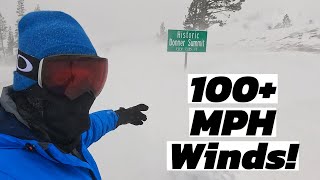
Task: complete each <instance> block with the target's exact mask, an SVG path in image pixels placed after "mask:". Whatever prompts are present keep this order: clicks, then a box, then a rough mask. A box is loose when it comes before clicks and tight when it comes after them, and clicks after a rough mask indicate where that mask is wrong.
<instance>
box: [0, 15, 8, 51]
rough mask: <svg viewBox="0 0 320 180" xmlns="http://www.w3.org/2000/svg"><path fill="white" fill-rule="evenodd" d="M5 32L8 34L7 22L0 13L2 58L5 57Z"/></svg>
mask: <svg viewBox="0 0 320 180" xmlns="http://www.w3.org/2000/svg"><path fill="white" fill-rule="evenodd" d="M7 32H8V27H7V22H6V20H5V18H4V17H3V16H2V15H1V13H0V43H1V50H2V53H3V55H4V56H5V55H6V53H5V47H4V40H5V39H6V38H7Z"/></svg>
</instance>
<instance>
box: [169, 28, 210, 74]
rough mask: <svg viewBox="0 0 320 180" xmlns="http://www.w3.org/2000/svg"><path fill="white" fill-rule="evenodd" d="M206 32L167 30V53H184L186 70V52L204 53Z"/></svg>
mask: <svg viewBox="0 0 320 180" xmlns="http://www.w3.org/2000/svg"><path fill="white" fill-rule="evenodd" d="M207 34H208V33H207V31H191V30H190V31H189V30H170V29H169V30H168V46H167V51H168V52H185V68H187V60H188V52H206V50H207Z"/></svg>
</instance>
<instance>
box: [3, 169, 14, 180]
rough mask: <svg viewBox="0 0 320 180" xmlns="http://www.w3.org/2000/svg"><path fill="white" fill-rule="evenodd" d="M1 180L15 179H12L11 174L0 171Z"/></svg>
mask: <svg viewBox="0 0 320 180" xmlns="http://www.w3.org/2000/svg"><path fill="white" fill-rule="evenodd" d="M0 179H1V180H15V178H13V177H11V176H10V175H9V174H7V173H5V172H2V171H1V170H0Z"/></svg>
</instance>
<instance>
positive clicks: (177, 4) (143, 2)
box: [0, 0, 320, 45]
mask: <svg viewBox="0 0 320 180" xmlns="http://www.w3.org/2000/svg"><path fill="white" fill-rule="evenodd" d="M191 1H192V0H134V1H130V0H128V1H120V0H107V1H106V0H95V1H87V0H68V1H65V0H55V1H40V0H27V1H25V7H26V9H27V10H28V11H32V10H33V9H34V8H35V6H36V4H39V5H40V7H41V9H43V10H61V11H65V12H67V13H69V14H71V15H72V16H73V17H75V18H76V19H77V20H78V21H79V22H80V24H82V26H83V27H84V28H85V30H86V31H87V33H88V34H89V36H90V37H91V38H92V41H93V43H94V44H99V45H101V44H104V43H106V44H109V43H113V42H118V41H122V40H136V39H141V38H148V37H149V38H150V37H152V36H154V35H155V34H156V32H157V31H158V29H159V25H160V23H161V22H162V21H164V22H165V23H166V26H167V28H171V29H174V28H181V27H182V22H183V20H184V16H185V15H186V14H187V8H188V6H189V4H190V2H191ZM319 5H320V1H318V0H247V2H245V4H244V6H243V10H242V11H241V12H238V13H236V14H234V15H233V17H235V16H236V15H237V19H238V20H241V19H242V18H248V17H249V18H250V16H252V15H255V14H259V15H260V16H261V15H262V16H264V17H266V18H269V17H270V21H271V20H272V19H274V18H277V17H278V16H279V17H280V18H282V17H283V16H282V14H286V13H288V14H289V15H290V17H291V18H292V19H293V20H294V19H295V18H297V19H299V18H300V19H301V18H303V19H308V18H313V19H315V20H317V21H320V13H319V10H318V8H319ZM15 9H16V1H14V0H0V12H1V13H2V14H3V16H5V18H6V19H7V20H8V22H9V23H10V24H11V25H12V26H14V23H15V19H16V14H15ZM281 16H282V17H281Z"/></svg>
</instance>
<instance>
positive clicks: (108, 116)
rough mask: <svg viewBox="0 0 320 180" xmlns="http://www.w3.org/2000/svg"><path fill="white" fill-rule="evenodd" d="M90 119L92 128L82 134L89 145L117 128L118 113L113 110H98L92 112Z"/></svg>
mask: <svg viewBox="0 0 320 180" xmlns="http://www.w3.org/2000/svg"><path fill="white" fill-rule="evenodd" d="M90 120H91V122H90V129H89V130H88V131H86V132H84V133H83V134H82V141H84V144H85V145H86V146H87V147H89V146H90V145H91V144H92V143H94V142H97V141H98V140H99V139H100V138H101V137H102V136H104V135H105V134H106V133H108V132H110V131H112V130H114V129H115V128H116V124H117V122H118V115H117V114H116V113H115V112H114V111H112V110H104V111H98V112H95V113H92V114H90Z"/></svg>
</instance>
